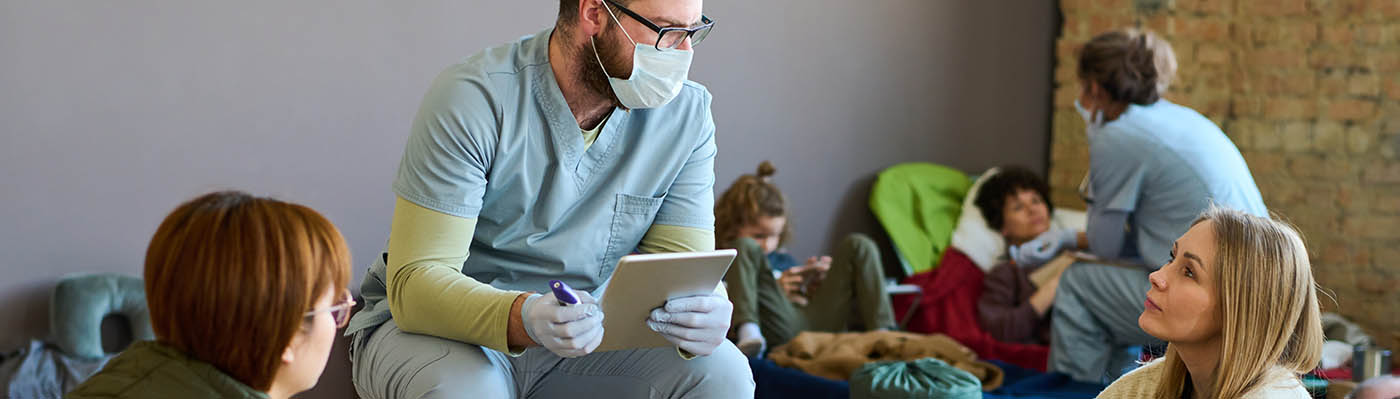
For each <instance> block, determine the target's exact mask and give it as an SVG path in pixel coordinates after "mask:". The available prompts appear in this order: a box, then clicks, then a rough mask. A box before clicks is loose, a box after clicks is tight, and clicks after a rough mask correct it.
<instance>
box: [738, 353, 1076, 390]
mask: <svg viewBox="0 0 1400 399" xmlns="http://www.w3.org/2000/svg"><path fill="white" fill-rule="evenodd" d="M989 362H991V363H992V364H995V365H996V366H997V367H1001V370H1002V372H1004V373H1005V375H1006V378H1005V380H1003V383H1002V386H1001V387H1000V388H997V389H996V390H995V391H991V392H986V393H984V394H983V395H982V397H983V398H987V399H1002V398H1049V399H1061V398H1064V399H1078V398H1093V397H1094V396H1095V395H1098V394H1099V391H1102V390H1103V389H1104V386H1103V385H1099V384H1089V383H1083V382H1077V381H1074V380H1071V379H1070V378H1069V376H1068V375H1065V374H1061V373H1042V372H1039V371H1035V370H1029V369H1024V368H1021V367H1018V366H1016V365H1013V364H1010V363H1006V362H1002V361H997V360H989ZM749 367H750V368H751V369H753V379H754V384H755V391H754V398H755V399H779V398H804V399H819V398H831V399H840V398H849V397H850V392H851V386H850V384H849V383H847V382H845V381H836V380H828V379H825V378H821V377H817V376H814V375H811V374H807V373H804V372H802V371H800V370H797V369H789V368H784V367H780V366H778V365H777V364H774V363H773V361H772V360H768V359H749Z"/></svg>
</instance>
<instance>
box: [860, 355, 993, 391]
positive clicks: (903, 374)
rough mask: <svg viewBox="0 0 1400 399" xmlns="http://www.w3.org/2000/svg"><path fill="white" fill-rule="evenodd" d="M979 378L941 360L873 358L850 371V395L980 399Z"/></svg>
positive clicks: (980, 384) (980, 387)
mask: <svg viewBox="0 0 1400 399" xmlns="http://www.w3.org/2000/svg"><path fill="white" fill-rule="evenodd" d="M981 397H982V382H981V381H978V380H977V377H975V376H973V375H972V373H969V372H966V371H963V370H960V369H958V368H956V367H953V366H950V365H948V363H945V362H943V361H942V360H938V359H934V358H931V357H930V358H923V359H919V360H913V361H907V362H906V361H890V362H874V363H867V364H866V365H864V366H861V368H860V370H856V372H855V374H853V375H851V398H852V399H865V398H870V399H874V398H949V399H980V398H981Z"/></svg>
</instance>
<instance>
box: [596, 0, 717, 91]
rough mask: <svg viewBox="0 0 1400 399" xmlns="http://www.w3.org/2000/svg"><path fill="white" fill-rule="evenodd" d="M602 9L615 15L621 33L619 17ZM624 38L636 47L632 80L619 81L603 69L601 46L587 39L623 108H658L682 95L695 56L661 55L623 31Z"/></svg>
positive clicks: (674, 52) (671, 52)
mask: <svg viewBox="0 0 1400 399" xmlns="http://www.w3.org/2000/svg"><path fill="white" fill-rule="evenodd" d="M603 8H606V9H607V10H608V14H609V15H612V18H613V21H614V22H616V23H617V28H618V29H622V21H619V20H618V19H617V14H613V12H612V8H609V7H607V6H606V5H604V6H603ZM622 34H623V35H626V36H627V40H628V41H631V42H632V46H633V48H632V76H631V77H629V78H627V79H618V78H614V77H612V75H608V74H607V73H608V70H607V68H608V67H607V66H606V65H603V59H602V57H600V56H598V43H597V42H596V41H594V40H593V38H592V37H589V38H588V40H589V42H590V43H592V44H593V57H594V58H597V59H598V65H600V66H602V67H603V74H604V75H607V77H608V84H609V85H611V86H612V89H613V93H614V94H616V95H617V99H618V101H622V105H623V106H626V107H627V108H655V107H660V106H662V105H666V103H669V102H671V99H674V98H676V95H677V94H680V93H681V86H682V85H683V84H684V83H685V79H686V76H687V75H689V74H690V60H691V57H693V56H694V52H692V51H690V50H679V49H665V50H660V51H658V50H657V49H656V47H655V46H649V45H643V44H640V43H637V41H636V40H632V35H629V34H627V30H626V29H622Z"/></svg>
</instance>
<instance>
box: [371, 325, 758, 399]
mask: <svg viewBox="0 0 1400 399" xmlns="http://www.w3.org/2000/svg"><path fill="white" fill-rule="evenodd" d="M350 360H351V363H352V364H353V365H352V368H353V377H354V378H352V380H353V381H354V384H355V391H356V392H358V393H359V394H360V397H362V398H365V399H399V398H402V399H418V398H752V397H753V395H754V382H753V373H752V372H751V371H750V370H749V363H748V359H746V358H745V357H744V355H743V354H742V353H740V352H739V349H738V348H736V347H735V346H734V344H732V343H730V342H729V341H725V342H724V343H723V344H722V345H720V346H719V347H718V348H715V352H714V353H712V354H710V355H709V356H702V357H697V358H695V359H691V360H685V359H682V358H681V357H680V355H679V354H678V353H677V352H676V348H674V347H664V348H652V349H635V350H623V351H612V352H601V353H593V354H589V355H586V356H582V357H578V358H573V359H564V358H560V357H559V356H555V355H554V354H553V353H551V352H549V350H547V349H544V348H543V347H532V348H530V349H527V350H526V351H525V353H524V354H522V355H520V356H519V357H510V356H508V355H506V354H504V353H501V352H497V351H495V350H491V349H487V348H483V347H480V346H477V345H471V344H466V343H462V342H458V341H453V340H449V339H443V338H438V337H434V336H430V335H421V334H413V333H408V332H404V331H403V330H400V329H399V327H398V325H397V324H395V323H394V320H393V319H390V320H389V321H387V322H385V323H384V324H383V325H380V326H379V327H377V328H371V329H365V330H363V331H360V332H357V333H355V335H354V338H353V340H352V342H351V349H350Z"/></svg>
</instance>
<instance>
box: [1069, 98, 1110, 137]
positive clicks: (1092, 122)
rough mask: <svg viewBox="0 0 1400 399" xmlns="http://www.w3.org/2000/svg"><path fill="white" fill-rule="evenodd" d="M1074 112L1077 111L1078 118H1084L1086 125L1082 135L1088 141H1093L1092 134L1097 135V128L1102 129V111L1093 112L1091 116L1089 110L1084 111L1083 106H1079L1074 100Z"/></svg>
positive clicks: (1077, 101)
mask: <svg viewBox="0 0 1400 399" xmlns="http://www.w3.org/2000/svg"><path fill="white" fill-rule="evenodd" d="M1074 110H1075V111H1079V117H1080V118H1084V124H1085V125H1086V128H1085V129H1084V134H1085V135H1088V136H1089V139H1093V138H1094V134H1096V133H1098V130H1099V128H1102V127H1103V123H1104V122H1103V110H1094V113H1093V115H1090V114H1089V110H1087V109H1084V106H1083V105H1080V104H1079V100H1074Z"/></svg>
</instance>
